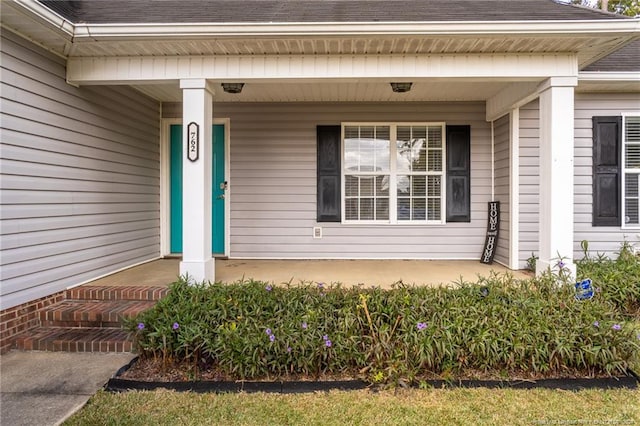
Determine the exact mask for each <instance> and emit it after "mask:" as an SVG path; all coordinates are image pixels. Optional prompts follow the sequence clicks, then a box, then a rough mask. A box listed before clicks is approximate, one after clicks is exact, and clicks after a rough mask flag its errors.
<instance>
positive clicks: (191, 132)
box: [187, 121, 200, 162]
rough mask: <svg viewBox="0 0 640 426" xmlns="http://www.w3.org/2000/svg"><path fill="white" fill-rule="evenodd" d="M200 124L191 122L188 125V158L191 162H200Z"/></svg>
mask: <svg viewBox="0 0 640 426" xmlns="http://www.w3.org/2000/svg"><path fill="white" fill-rule="evenodd" d="M198 128H199V126H198V123H195V122H193V121H192V122H191V123H189V124H188V125H187V158H188V159H189V161H192V162H196V161H198V156H199V155H200V132H199V131H198Z"/></svg>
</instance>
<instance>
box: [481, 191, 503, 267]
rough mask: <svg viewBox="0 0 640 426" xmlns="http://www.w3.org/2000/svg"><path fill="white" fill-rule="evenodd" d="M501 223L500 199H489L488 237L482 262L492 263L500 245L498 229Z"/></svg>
mask: <svg viewBox="0 0 640 426" xmlns="http://www.w3.org/2000/svg"><path fill="white" fill-rule="evenodd" d="M499 225H500V201H489V220H488V222H487V239H486V240H485V242H484V250H482V257H481V258H480V262H482V263H487V264H491V263H493V256H494V255H495V254H496V247H497V245H498V230H499Z"/></svg>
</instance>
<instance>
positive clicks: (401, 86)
mask: <svg viewBox="0 0 640 426" xmlns="http://www.w3.org/2000/svg"><path fill="white" fill-rule="evenodd" d="M389 84H390V85H391V90H393V91H394V92H396V93H405V92H408V91H409V90H411V86H412V85H413V83H389Z"/></svg>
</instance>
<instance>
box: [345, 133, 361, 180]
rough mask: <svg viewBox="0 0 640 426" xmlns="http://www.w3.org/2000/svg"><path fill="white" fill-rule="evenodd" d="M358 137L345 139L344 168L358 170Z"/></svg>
mask: <svg viewBox="0 0 640 426" xmlns="http://www.w3.org/2000/svg"><path fill="white" fill-rule="evenodd" d="M358 146H359V143H358V139H345V140H344V169H345V170H346V171H349V172H357V171H358V162H359V161H358V158H359V156H358V151H359V149H358Z"/></svg>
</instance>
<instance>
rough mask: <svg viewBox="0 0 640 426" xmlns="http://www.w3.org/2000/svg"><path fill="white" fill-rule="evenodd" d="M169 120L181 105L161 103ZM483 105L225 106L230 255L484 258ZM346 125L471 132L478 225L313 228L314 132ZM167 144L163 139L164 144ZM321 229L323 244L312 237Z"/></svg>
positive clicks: (487, 173)
mask: <svg viewBox="0 0 640 426" xmlns="http://www.w3.org/2000/svg"><path fill="white" fill-rule="evenodd" d="M162 110H163V115H164V116H165V117H166V118H176V117H180V116H181V113H182V106H181V104H163V108H162ZM484 114H485V109H484V103H417V102H412V103H385V104H380V103H377V104H371V103H279V104H272V103H254V104H247V103H227V104H222V103H220V104H216V103H215V99H214V115H215V117H217V118H229V119H230V135H231V165H230V168H231V178H230V180H229V184H230V190H229V194H228V196H229V199H230V200H231V201H230V202H231V253H230V255H231V257H235V258H411V259H430V258H431V259H436V258H438V259H479V258H480V253H481V252H482V248H483V244H484V239H485V232H486V226H487V223H486V220H487V202H488V201H489V200H490V197H491V145H490V132H491V130H490V124H489V123H487V122H486V121H485V115H484ZM346 121H369V122H370V121H380V122H383V121H391V122H401V121H446V123H447V124H450V125H451V124H461V125H464V124H468V125H471V158H472V169H471V182H472V188H471V194H472V195H471V222H470V223H449V224H446V225H439V226H433V225H430V226H415V225H375V226H371V225H342V224H340V223H317V222H316V126H317V125H320V124H339V123H341V122H346ZM165 142H166V141H165ZM314 226H321V227H322V228H323V238H321V239H313V238H312V230H313V227H314Z"/></svg>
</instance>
